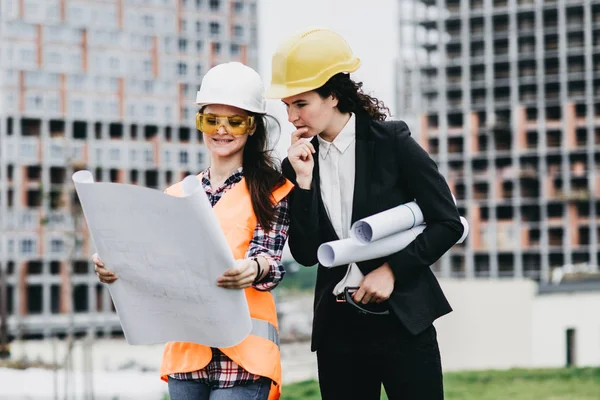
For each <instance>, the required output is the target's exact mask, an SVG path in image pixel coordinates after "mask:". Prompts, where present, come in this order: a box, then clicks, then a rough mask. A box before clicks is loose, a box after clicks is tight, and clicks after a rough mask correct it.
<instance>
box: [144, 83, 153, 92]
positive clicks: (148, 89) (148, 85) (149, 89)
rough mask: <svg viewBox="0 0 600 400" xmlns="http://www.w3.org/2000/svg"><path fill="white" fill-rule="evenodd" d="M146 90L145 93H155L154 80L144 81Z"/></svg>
mask: <svg viewBox="0 0 600 400" xmlns="http://www.w3.org/2000/svg"><path fill="white" fill-rule="evenodd" d="M144 92H145V93H153V92H154V81H144Z"/></svg>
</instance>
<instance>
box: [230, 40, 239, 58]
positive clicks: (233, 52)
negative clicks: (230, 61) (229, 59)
mask: <svg viewBox="0 0 600 400" xmlns="http://www.w3.org/2000/svg"><path fill="white" fill-rule="evenodd" d="M239 54H240V46H239V45H238V44H235V43H232V44H231V55H232V56H237V55H239Z"/></svg>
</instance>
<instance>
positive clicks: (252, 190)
mask: <svg viewBox="0 0 600 400" xmlns="http://www.w3.org/2000/svg"><path fill="white" fill-rule="evenodd" d="M196 104H197V105H198V107H199V111H198V114H197V115H196V124H197V127H198V130H200V131H201V132H202V133H203V135H204V143H205V144H206V146H207V147H208V149H209V151H210V155H211V157H210V160H211V161H210V167H209V168H208V169H207V170H206V171H203V172H202V173H201V174H199V175H198V179H200V180H201V182H202V185H203V187H204V190H205V192H206V195H207V196H208V198H209V200H210V202H211V204H212V206H213V210H214V211H215V214H216V215H217V220H218V221H219V225H220V227H221V229H222V230H223V231H224V233H225V234H226V238H227V242H228V244H229V246H230V248H231V251H232V253H233V255H234V257H235V258H236V259H237V266H236V267H235V268H232V269H230V270H228V271H226V272H225V273H224V274H223V276H221V277H220V278H219V280H218V282H217V284H218V285H219V286H221V287H224V288H229V289H243V290H244V291H245V294H246V298H247V300H248V306H249V309H250V316H251V317H252V332H251V333H250V335H249V336H248V337H247V338H246V339H244V340H243V341H242V342H241V343H240V344H239V345H236V346H234V347H230V348H226V349H217V348H209V347H207V346H203V345H199V344H195V343H183V342H171V343H167V345H166V346H165V350H164V354H163V360H162V364H161V378H162V379H163V380H165V381H167V382H168V386H169V395H170V398H171V400H188V399H194V400H209V399H210V400H219V399H223V400H225V399H227V400H237V399H240V400H242V399H244V400H247V399H256V400H267V399H269V400H271V399H278V398H279V395H280V388H281V361H280V354H279V336H278V325H277V314H276V311H275V303H274V301H273V296H272V295H271V293H270V290H272V289H273V288H275V286H277V284H278V283H279V282H280V281H281V279H282V278H283V275H284V270H283V267H282V265H281V255H282V251H283V246H284V244H285V242H286V240H287V231H288V227H289V212H288V200H287V195H288V193H289V192H290V191H291V189H292V187H293V185H292V184H291V183H290V182H289V181H287V180H286V179H285V178H284V177H283V176H282V175H281V173H280V172H279V171H278V170H277V169H276V168H275V164H274V161H273V160H272V158H271V156H270V149H268V148H267V143H268V140H267V129H266V124H267V122H266V105H265V100H264V97H263V84H262V81H261V79H260V76H259V75H258V74H257V73H256V71H254V70H253V69H251V68H250V67H247V66H245V65H242V64H240V63H237V62H231V63H225V64H220V65H217V66H215V67H214V68H212V69H211V70H210V71H208V72H207V73H206V75H205V77H204V79H203V80H202V85H201V87H200V90H199V91H198V94H197V97H196ZM166 192H167V193H169V194H172V195H175V196H178V195H181V193H182V188H181V183H178V184H176V185H173V186H171V187H170V188H168V189H167V190H166ZM198 240H202V238H198ZM92 260H93V262H94V263H95V265H96V267H95V268H96V272H97V274H98V277H99V279H100V281H101V282H104V283H112V282H114V281H115V280H116V279H117V277H116V276H115V275H114V273H112V272H111V271H110V270H109V269H107V268H105V266H104V264H103V263H102V261H101V260H100V258H99V257H98V255H94V256H93V258H92Z"/></svg>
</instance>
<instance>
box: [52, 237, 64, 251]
mask: <svg viewBox="0 0 600 400" xmlns="http://www.w3.org/2000/svg"><path fill="white" fill-rule="evenodd" d="M63 248H64V242H63V241H62V239H52V241H51V242H50V251H51V252H52V253H62V252H63Z"/></svg>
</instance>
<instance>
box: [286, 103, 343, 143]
mask: <svg viewBox="0 0 600 400" xmlns="http://www.w3.org/2000/svg"><path fill="white" fill-rule="evenodd" d="M282 101H283V102H284V103H285V105H286V108H287V113H288V121H290V122H291V123H292V124H294V126H295V127H296V129H300V128H308V132H307V133H306V134H304V135H302V136H303V137H305V138H311V137H313V136H316V135H318V134H320V133H321V132H324V131H325V130H326V129H327V128H328V127H329V125H330V124H331V122H332V119H333V117H334V115H335V112H336V110H337V109H336V106H337V104H338V101H337V99H336V98H334V97H333V96H329V97H327V98H325V99H324V98H322V97H321V96H319V94H318V93H317V92H315V91H310V92H305V93H300V94H297V95H295V96H290V97H286V98H285V99H282Z"/></svg>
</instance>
